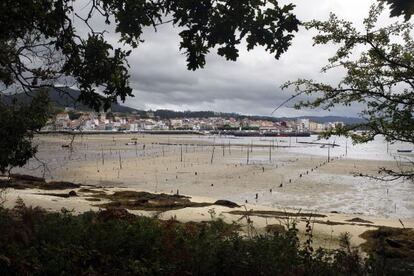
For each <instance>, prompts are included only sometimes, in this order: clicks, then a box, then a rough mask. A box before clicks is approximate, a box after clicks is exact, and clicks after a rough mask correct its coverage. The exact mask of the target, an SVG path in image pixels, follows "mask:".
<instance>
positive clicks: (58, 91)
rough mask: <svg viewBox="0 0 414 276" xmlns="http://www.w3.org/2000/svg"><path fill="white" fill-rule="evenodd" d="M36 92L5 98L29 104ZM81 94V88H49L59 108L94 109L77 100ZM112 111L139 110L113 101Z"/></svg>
mask: <svg viewBox="0 0 414 276" xmlns="http://www.w3.org/2000/svg"><path fill="white" fill-rule="evenodd" d="M36 93H37V91H34V92H32V94H29V95H27V94H25V93H19V94H13V95H10V96H6V97H5V100H6V101H7V102H11V99H13V98H15V99H16V100H17V101H18V102H21V103H26V104H27V103H29V102H30V101H31V99H32V97H33V96H35V94H36ZM79 95H80V91H79V90H75V89H71V88H67V87H59V88H50V89H49V98H50V101H51V102H52V104H53V105H54V106H55V107H57V108H65V107H70V108H73V109H75V110H79V111H92V109H91V108H90V107H88V106H87V105H84V104H82V103H80V102H78V101H76V99H77V98H78V97H79ZM111 111H112V112H120V113H130V112H133V111H137V110H136V109H134V108H131V107H127V106H124V105H120V104H118V103H113V104H112V105H111Z"/></svg>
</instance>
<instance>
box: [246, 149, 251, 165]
mask: <svg viewBox="0 0 414 276" xmlns="http://www.w3.org/2000/svg"><path fill="white" fill-rule="evenodd" d="M249 157H250V156H249V148H247V156H246V159H247V160H246V164H247V165H249Z"/></svg>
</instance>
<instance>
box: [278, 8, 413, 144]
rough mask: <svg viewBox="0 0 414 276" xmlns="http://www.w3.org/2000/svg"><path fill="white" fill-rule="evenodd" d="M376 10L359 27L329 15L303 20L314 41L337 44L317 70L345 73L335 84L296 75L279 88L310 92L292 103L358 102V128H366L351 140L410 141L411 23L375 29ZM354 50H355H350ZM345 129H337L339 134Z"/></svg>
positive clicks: (327, 104)
mask: <svg viewBox="0 0 414 276" xmlns="http://www.w3.org/2000/svg"><path fill="white" fill-rule="evenodd" d="M382 11H383V6H382V5H379V6H375V7H372V9H371V11H370V14H369V17H368V18H367V19H365V20H364V26H365V30H363V31H358V30H357V29H356V28H355V27H354V26H353V25H352V24H351V23H350V22H347V21H344V20H340V19H338V18H337V17H336V16H335V15H333V14H331V16H330V18H329V20H328V21H311V22H308V23H306V24H305V25H306V27H307V28H308V29H316V30H317V31H318V35H316V36H315V37H314V43H315V45H321V44H328V43H332V44H335V45H338V49H337V51H336V54H335V55H334V56H333V57H331V58H330V59H329V64H328V65H327V66H326V67H324V68H323V69H322V71H323V72H328V71H329V70H332V69H336V68H342V69H344V71H345V75H344V77H343V78H342V79H341V80H340V81H339V82H338V83H337V84H336V85H331V84H328V83H319V82H315V81H312V80H306V79H299V80H297V81H294V82H288V83H286V84H285V85H284V87H285V88H286V87H291V86H293V87H294V88H295V89H296V91H297V95H312V96H314V97H313V98H311V100H307V101H300V102H299V103H297V105H296V107H297V108H302V107H310V108H323V109H330V108H332V107H334V106H336V105H344V106H351V105H352V104H359V105H361V106H362V108H363V111H362V113H361V116H362V117H363V118H365V119H366V123H365V124H363V125H360V126H358V127H359V128H363V129H365V130H366V132H365V133H364V134H363V135H355V134H354V135H353V138H354V141H357V142H366V141H370V140H372V139H374V137H375V136H376V135H379V134H381V135H384V136H385V138H386V139H387V140H388V141H403V142H410V143H414V119H413V112H414V110H413V108H414V40H413V37H412V30H413V25H412V24H411V23H409V22H405V23H394V24H391V25H389V26H386V27H381V28H377V27H376V26H377V21H378V17H379V15H380V14H381V12H382ZM358 52H361V53H360V54H358V55H356V54H355V53H358ZM315 97H316V98H315ZM354 128H355V126H354ZM348 130H350V129H342V130H340V131H339V132H340V133H339V134H341V133H342V134H344V133H345V134H346V133H348ZM337 134H338V133H337Z"/></svg>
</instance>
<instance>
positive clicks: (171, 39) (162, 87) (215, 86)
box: [97, 0, 389, 116]
mask: <svg viewBox="0 0 414 276" xmlns="http://www.w3.org/2000/svg"><path fill="white" fill-rule="evenodd" d="M280 2H281V4H286V3H289V2H293V3H294V4H296V6H297V7H296V9H295V13H296V14H297V16H298V17H299V19H300V20H303V21H307V20H312V19H322V20H323V19H327V18H328V16H329V13H330V12H334V13H336V14H337V15H338V16H340V17H343V18H346V19H347V20H350V21H352V22H355V23H356V24H358V25H359V26H361V25H362V20H363V18H364V17H366V16H367V14H368V10H369V7H370V5H371V4H373V3H374V0H366V1H360V0H348V1H343V0H319V1H309V0H296V1H295V0H293V1H287V0H284V1H280ZM384 20H385V21H387V20H389V19H388V18H387V17H386V18H385V19H384ZM97 24H98V25H99V24H100V23H99V22H97ZM178 33H179V29H177V28H173V27H172V26H171V25H163V26H160V27H159V28H158V31H157V32H154V31H153V29H150V28H148V29H147V30H145V32H144V36H143V38H144V39H145V42H144V43H143V44H141V45H140V46H139V47H138V48H137V49H135V50H134V51H133V54H132V55H131V57H130V59H129V63H130V66H131V70H130V74H131V86H132V88H133V89H134V95H135V97H134V98H128V99H127V101H126V102H125V104H126V105H128V106H131V107H135V108H144V109H159V108H168V109H175V110H213V111H224V112H239V113H244V114H259V115H270V113H271V112H272V110H273V109H274V108H275V107H276V106H278V105H279V104H280V103H282V102H283V101H284V100H286V99H288V98H289V97H290V95H291V93H292V91H281V89H280V85H282V84H283V83H284V82H286V81H288V80H295V79H297V78H310V79H314V80H321V81H329V82H332V83H335V82H336V81H337V80H339V79H340V78H341V75H342V74H343V72H341V71H335V72H332V73H329V74H321V73H320V69H321V67H322V66H324V65H325V64H326V63H327V59H328V58H329V57H330V56H332V55H333V53H334V50H335V47H333V46H318V47H313V46H312V36H313V35H314V33H312V32H310V31H306V30H305V29H303V28H302V29H301V30H300V32H299V33H298V34H297V35H296V37H295V39H294V41H293V43H292V46H291V48H290V49H289V51H288V52H287V53H285V54H284V55H282V57H281V59H280V60H275V59H274V58H273V56H272V55H270V54H269V53H266V52H265V51H264V50H263V49H260V48H257V49H254V50H253V51H250V52H248V51H246V49H245V47H243V48H240V58H239V59H238V61H237V62H231V61H226V60H225V59H224V58H222V57H219V56H217V55H216V54H215V53H214V51H212V53H211V54H209V55H208V57H207V64H206V68H204V69H200V70H197V71H195V72H193V71H188V70H187V69H186V63H185V56H184V55H183V54H182V53H180V51H179V37H178ZM109 39H110V41H112V42H114V43H115V42H116V40H117V37H116V36H115V35H114V34H113V33H110V35H109ZM292 105H293V103H289V104H288V105H287V106H286V107H283V108H281V109H280V110H278V112H277V113H276V114H275V116H297V115H327V114H328V112H327V111H321V110H301V111H297V110H295V109H293V108H291V107H292ZM359 110H360V107H358V106H353V107H346V108H345V107H338V108H335V109H334V110H333V111H332V113H330V114H331V115H332V114H334V115H347V116H350V115H356V114H357V113H358V111H359Z"/></svg>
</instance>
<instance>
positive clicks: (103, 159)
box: [101, 148, 105, 165]
mask: <svg viewBox="0 0 414 276" xmlns="http://www.w3.org/2000/svg"><path fill="white" fill-rule="evenodd" d="M101 157H102V165H105V157H104V152H103V148H102V151H101Z"/></svg>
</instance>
